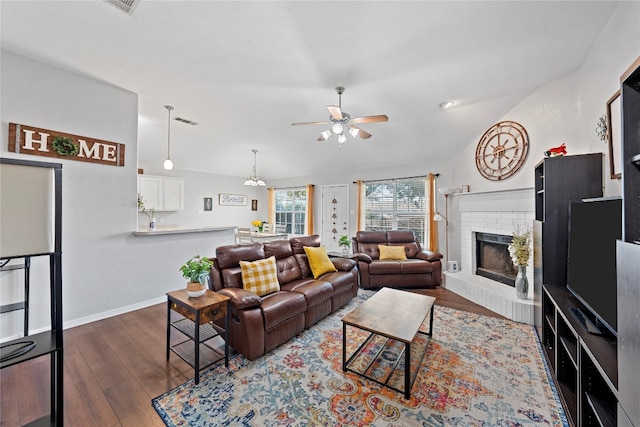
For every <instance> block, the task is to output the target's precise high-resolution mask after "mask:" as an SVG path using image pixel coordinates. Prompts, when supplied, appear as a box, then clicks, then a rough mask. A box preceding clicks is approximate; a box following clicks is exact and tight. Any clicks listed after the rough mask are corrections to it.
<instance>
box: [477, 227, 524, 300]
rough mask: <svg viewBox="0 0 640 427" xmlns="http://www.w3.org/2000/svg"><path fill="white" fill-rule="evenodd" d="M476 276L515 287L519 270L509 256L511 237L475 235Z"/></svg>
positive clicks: (485, 234)
mask: <svg viewBox="0 0 640 427" xmlns="http://www.w3.org/2000/svg"><path fill="white" fill-rule="evenodd" d="M475 236H476V274H477V275H478V276H483V277H487V278H489V279H492V280H495V281H497V282H500V283H504V284H505V285H509V286H512V287H515V283H516V274H517V273H518V269H517V268H516V266H515V265H514V264H513V261H512V260H511V255H509V243H511V236H505V235H503V234H492V233H475Z"/></svg>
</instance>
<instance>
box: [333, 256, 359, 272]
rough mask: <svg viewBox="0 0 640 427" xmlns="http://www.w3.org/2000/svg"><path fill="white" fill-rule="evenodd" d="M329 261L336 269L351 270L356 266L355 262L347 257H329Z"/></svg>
mask: <svg viewBox="0 0 640 427" xmlns="http://www.w3.org/2000/svg"><path fill="white" fill-rule="evenodd" d="M331 262H332V263H333V265H335V267H336V268H337V269H338V271H351V270H352V269H353V267H355V266H356V262H355V261H354V260H352V259H349V258H331Z"/></svg>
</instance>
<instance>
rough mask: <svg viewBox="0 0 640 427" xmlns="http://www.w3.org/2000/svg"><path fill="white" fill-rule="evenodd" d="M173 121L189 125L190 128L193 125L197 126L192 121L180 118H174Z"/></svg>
mask: <svg viewBox="0 0 640 427" xmlns="http://www.w3.org/2000/svg"><path fill="white" fill-rule="evenodd" d="M173 120H175V121H176V122H181V123H186V124H188V125H191V126H195V125H197V124H198V123H197V122H194V121H193V120H189V119H183V118H182V117H174V118H173Z"/></svg>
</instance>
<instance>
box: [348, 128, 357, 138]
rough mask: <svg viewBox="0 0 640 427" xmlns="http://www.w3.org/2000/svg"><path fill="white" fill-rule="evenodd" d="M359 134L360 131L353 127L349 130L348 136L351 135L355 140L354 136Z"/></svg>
mask: <svg viewBox="0 0 640 427" xmlns="http://www.w3.org/2000/svg"><path fill="white" fill-rule="evenodd" d="M359 133H360V129H358V128H356V127H353V126H351V127H350V128H349V135H351V136H352V137H354V138H355V137H356V136H358V134H359Z"/></svg>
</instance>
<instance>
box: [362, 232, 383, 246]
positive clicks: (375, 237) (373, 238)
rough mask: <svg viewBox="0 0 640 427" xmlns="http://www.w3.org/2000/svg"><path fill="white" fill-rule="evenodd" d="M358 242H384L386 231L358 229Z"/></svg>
mask: <svg viewBox="0 0 640 427" xmlns="http://www.w3.org/2000/svg"><path fill="white" fill-rule="evenodd" d="M356 240H357V241H358V243H375V244H376V245H377V244H378V243H386V241H387V233H386V232H384V231H358V232H357V233H356Z"/></svg>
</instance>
